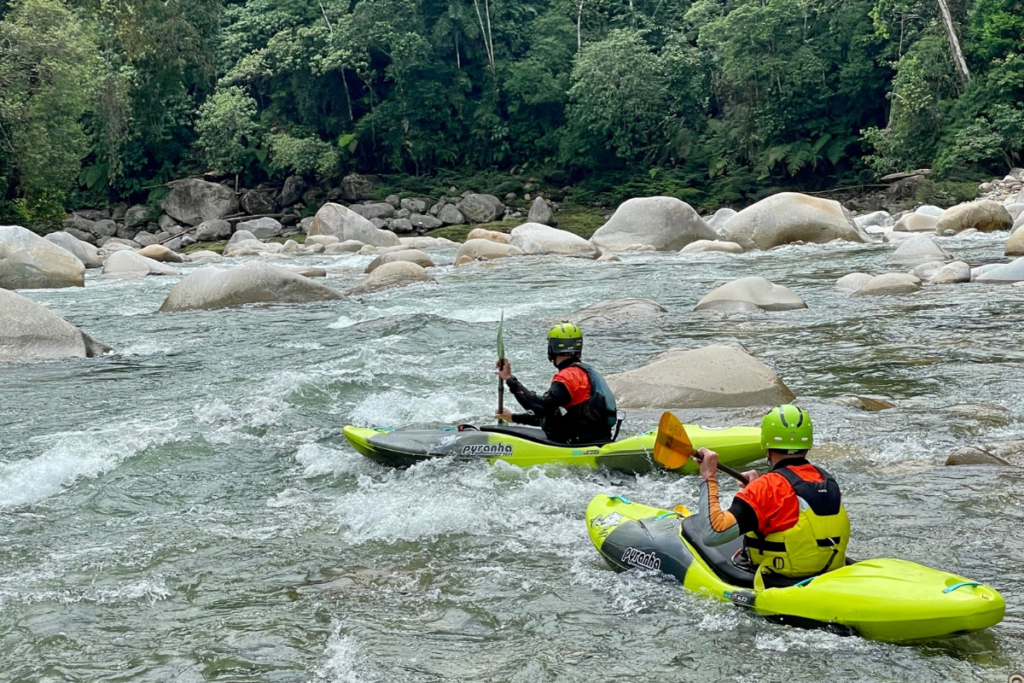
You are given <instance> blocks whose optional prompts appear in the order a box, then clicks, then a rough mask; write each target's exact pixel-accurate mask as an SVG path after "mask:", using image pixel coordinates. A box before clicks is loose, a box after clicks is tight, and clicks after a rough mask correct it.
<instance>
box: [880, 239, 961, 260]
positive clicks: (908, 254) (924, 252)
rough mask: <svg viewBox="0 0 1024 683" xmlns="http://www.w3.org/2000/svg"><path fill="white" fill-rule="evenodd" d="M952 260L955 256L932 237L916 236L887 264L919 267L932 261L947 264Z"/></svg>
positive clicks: (891, 257) (904, 243)
mask: <svg viewBox="0 0 1024 683" xmlns="http://www.w3.org/2000/svg"><path fill="white" fill-rule="evenodd" d="M952 260H953V256H952V255H951V254H950V253H949V252H948V251H946V250H945V249H943V248H942V247H940V246H939V245H938V244H937V243H936V242H935V240H934V239H932V238H931V237H930V236H928V235H915V236H914V237H912V238H910V239H908V240H907V241H905V242H903V243H902V244H900V246H899V247H898V248H897V249H896V251H894V252H893V253H892V255H891V256H890V257H889V258H888V259H886V261H885V262H886V263H887V264H889V265H898V266H919V265H921V264H922V263H930V262H932V261H941V262H943V263H947V262H949V261H952Z"/></svg>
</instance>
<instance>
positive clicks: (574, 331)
mask: <svg viewBox="0 0 1024 683" xmlns="http://www.w3.org/2000/svg"><path fill="white" fill-rule="evenodd" d="M582 353H583V332H582V331H581V330H580V328H579V327H578V326H576V325H574V324H573V323H570V322H561V323H558V324H557V325H555V326H554V327H552V328H551V330H550V331H549V332H548V360H550V361H551V362H552V363H554V365H555V367H556V368H558V372H557V373H555V376H554V378H553V379H552V380H551V386H550V387H549V388H548V390H547V392H546V393H545V394H544V395H542V396H538V395H537V394H535V393H534V392H532V391H530V390H529V389H527V388H526V387H524V386H523V385H522V383H521V382H520V381H519V380H518V379H516V378H515V376H514V375H513V374H512V364H511V363H509V360H508V359H507V358H502V359H501V360H500V361H498V362H497V363H496V364H495V367H496V368H497V370H496V371H495V374H496V375H498V376H499V377H501V378H502V379H503V380H505V383H506V384H507V385H508V388H509V390H511V391H512V395H513V396H515V397H516V401H518V402H519V405H521V406H522V407H523V408H525V409H526V410H527V412H525V413H517V414H513V413H512V411H510V410H509V409H508V408H505V409H504V410H502V411H501V412H499V413H497V414H496V415H495V417H497V418H498V419H499V420H504V421H506V422H514V423H516V424H525V425H539V426H540V427H542V428H543V429H544V434H545V435H546V436H547V438H548V439H549V440H551V441H557V442H559V443H566V444H592V443H605V442H608V441H611V440H612V439H613V435H612V429H613V428H614V427H615V425H616V420H617V413H616V410H615V397H614V396H612V392H611V389H609V388H608V384H607V383H606V382H605V381H604V378H603V377H601V375H600V373H598V372H597V371H596V370H594V368H592V367H590V366H589V365H587V364H585V363H583V362H582V361H581V360H580V357H581V355H582Z"/></svg>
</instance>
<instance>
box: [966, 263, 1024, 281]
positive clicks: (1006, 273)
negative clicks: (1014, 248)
mask: <svg viewBox="0 0 1024 683" xmlns="http://www.w3.org/2000/svg"><path fill="white" fill-rule="evenodd" d="M974 281H975V282H993V283H1001V282H1021V281H1024V257H1022V258H1018V259H1016V260H1014V261H1011V262H1010V263H1003V264H1000V265H998V266H995V267H993V268H990V269H988V270H986V271H984V272H983V273H981V274H980V275H976V276H975V278H974Z"/></svg>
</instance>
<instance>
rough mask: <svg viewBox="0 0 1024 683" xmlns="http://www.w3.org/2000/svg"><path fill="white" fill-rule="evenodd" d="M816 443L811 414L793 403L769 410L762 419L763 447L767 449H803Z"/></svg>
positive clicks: (789, 450) (786, 450)
mask: <svg viewBox="0 0 1024 683" xmlns="http://www.w3.org/2000/svg"><path fill="white" fill-rule="evenodd" d="M812 445H814V427H813V426H812V425H811V416H810V415H808V414H807V411H806V410H804V409H803V408H797V407H796V406H795V405H792V404H791V403H787V404H786V405H782V406H777V407H775V408H772V409H771V410H769V411H768V412H767V413H766V414H765V416H764V418H762V420H761V448H763V449H765V450H766V451H768V450H772V451H783V452H792V451H802V450H806V449H810V447H811V446H812Z"/></svg>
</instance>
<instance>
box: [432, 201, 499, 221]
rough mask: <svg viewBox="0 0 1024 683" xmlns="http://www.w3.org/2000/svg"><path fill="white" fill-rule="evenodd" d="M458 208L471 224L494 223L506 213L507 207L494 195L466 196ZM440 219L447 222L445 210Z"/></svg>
mask: <svg viewBox="0 0 1024 683" xmlns="http://www.w3.org/2000/svg"><path fill="white" fill-rule="evenodd" d="M457 208H458V210H459V213H461V214H462V215H463V216H465V218H466V220H467V221H469V222H470V223H492V222H494V221H496V220H498V218H500V217H501V216H502V215H504V213H505V205H504V204H502V203H501V200H500V199H498V198H497V197H495V196H494V195H493V194H470V195H466V196H465V197H463V198H462V201H460V202H459V204H458V207H457ZM440 219H441V220H442V221H445V217H444V215H443V210H442V215H441V216H440ZM445 222H446V223H447V222H448V221H445Z"/></svg>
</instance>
